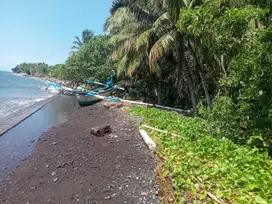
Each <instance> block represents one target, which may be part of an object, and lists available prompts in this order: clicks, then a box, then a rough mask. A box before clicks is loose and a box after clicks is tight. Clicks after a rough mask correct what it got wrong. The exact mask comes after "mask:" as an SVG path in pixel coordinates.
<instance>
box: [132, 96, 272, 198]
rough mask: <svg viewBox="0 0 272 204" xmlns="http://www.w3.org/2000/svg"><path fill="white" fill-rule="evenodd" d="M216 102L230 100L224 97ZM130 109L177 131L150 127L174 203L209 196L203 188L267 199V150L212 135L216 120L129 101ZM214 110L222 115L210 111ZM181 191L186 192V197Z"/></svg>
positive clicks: (270, 169)
mask: <svg viewBox="0 0 272 204" xmlns="http://www.w3.org/2000/svg"><path fill="white" fill-rule="evenodd" d="M220 100H221V99H220ZM220 103H223V104H225V105H226V104H228V106H230V107H231V106H232V103H231V101H230V100H228V99H225V100H223V99H222V101H221V102H220ZM224 107H226V106H224ZM218 108H220V107H218ZM132 111H133V113H134V114H138V115H141V116H144V121H143V122H144V124H147V125H150V126H153V127H156V128H160V129H164V130H168V131H170V132H173V131H175V132H178V133H179V135H180V136H177V137H172V136H171V135H166V134H160V133H157V132H153V133H151V135H152V136H153V137H154V139H155V140H156V142H157V144H158V146H159V147H160V148H158V151H159V152H158V154H159V155H160V156H161V157H162V158H165V160H164V161H165V166H164V172H165V174H168V175H170V176H171V177H172V181H173V184H174V191H175V195H176V198H177V203H181V202H184V201H185V200H186V201H187V202H192V201H195V202H196V201H201V202H209V201H211V198H209V197H208V196H207V193H208V192H211V193H212V194H214V195H215V196H216V197H217V198H218V199H221V200H224V201H227V202H235V203H269V202H271V201H272V191H271V186H272V160H271V158H269V156H268V154H267V153H260V152H259V150H258V149H256V148H254V149H252V148H249V147H247V146H239V145H237V144H234V143H233V142H232V141H231V140H229V139H227V138H225V139H220V138H216V137H213V136H212V135H214V133H213V132H210V131H211V127H215V126H216V124H211V122H210V121H207V120H204V119H200V118H185V117H181V116H180V115H178V114H176V113H171V112H165V111H160V110H157V109H147V108H141V107H134V108H132ZM224 111H229V109H228V108H226V110H223V112H224ZM218 112H219V111H218ZM228 115H231V112H230V113H228ZM217 116H221V117H225V116H224V114H222V115H214V117H217ZM226 117H229V116H226ZM227 119H228V118H227ZM227 125H228V124H226V126H227ZM234 127H235V125H234ZM227 128H228V127H227ZM226 131H227V130H226ZM236 137H237V138H238V136H236ZM186 192H187V194H188V192H189V194H190V196H189V197H188V196H186V198H185V196H184V195H185V194H186Z"/></svg>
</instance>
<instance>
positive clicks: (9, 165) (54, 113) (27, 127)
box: [0, 96, 77, 181]
mask: <svg viewBox="0 0 272 204" xmlns="http://www.w3.org/2000/svg"><path fill="white" fill-rule="evenodd" d="M48 100H49V99H48ZM41 105H42V107H41ZM76 107H77V103H76V99H75V97H68V96H54V97H53V98H52V99H50V100H49V101H46V102H42V103H40V104H36V106H34V107H33V108H30V109H28V111H29V112H28V113H27V112H24V113H25V114H26V115H25V116H27V118H24V120H22V121H20V123H18V124H17V125H16V126H15V127H13V128H11V129H10V130H9V131H7V132H6V133H4V134H3V135H2V136H1V137H0V150H1V154H0V181H1V180H2V179H5V177H6V176H7V175H8V172H9V171H10V170H12V169H13V168H15V167H16V166H18V165H20V164H21V162H22V161H23V160H25V158H27V157H28V155H29V154H30V153H31V152H32V151H33V149H34V147H35V145H36V141H38V139H39V138H40V136H41V135H42V134H43V133H44V132H45V131H47V130H48V129H49V128H51V127H52V126H57V125H59V124H62V123H63V122H65V121H66V120H67V118H69V115H70V114H71V113H72V112H73V111H74V110H75V108H76ZM37 109H38V110H37ZM32 110H36V111H35V112H32ZM18 117H23V114H22V115H19V116H18Z"/></svg>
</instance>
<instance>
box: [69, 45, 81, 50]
mask: <svg viewBox="0 0 272 204" xmlns="http://www.w3.org/2000/svg"><path fill="white" fill-rule="evenodd" d="M79 48H80V46H77V45H73V46H72V47H71V49H72V50H78V49H79Z"/></svg>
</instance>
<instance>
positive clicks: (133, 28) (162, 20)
mask: <svg viewBox="0 0 272 204" xmlns="http://www.w3.org/2000/svg"><path fill="white" fill-rule="evenodd" d="M184 1H185V0H184ZM186 2H187V1H186ZM182 6H183V3H182V1H180V0H145V1H132V0H115V1H113V5H112V8H111V14H112V15H111V17H110V18H109V19H108V21H107V23H106V25H107V26H108V28H110V29H112V30H114V31H115V35H114V36H113V37H112V41H113V42H114V44H116V45H118V47H119V48H120V49H115V52H114V53H113V55H114V56H118V57H119V58H120V59H121V60H120V63H119V64H118V68H119V69H118V70H123V69H126V70H127V71H128V72H130V73H131V72H132V71H134V70H136V68H137V67H139V65H143V63H140V62H143V61H146V62H147V65H148V67H149V70H150V72H151V73H156V72H157V73H158V72H159V68H160V67H159V63H158V62H159V60H160V59H161V58H163V57H164V56H166V55H167V54H168V53H169V52H170V51H174V53H175V54H174V55H175V56H176V61H177V62H178V63H177V64H178V66H177V70H178V73H179V74H178V77H177V79H178V82H180V81H181V76H182V75H183V76H185V77H184V79H185V81H186V83H187V85H188V88H189V92H190V95H191V101H192V107H193V109H194V110H196V97H195V93H194V84H193V81H192V76H191V73H190V70H189V68H188V66H186V58H185V42H184V39H183V37H182V35H181V34H180V33H179V32H178V31H177V29H176V26H175V24H176V22H177V20H178V16H179V11H180V8H181V7H182ZM114 25H116V26H117V27H116V26H114ZM111 26H112V27H111ZM118 26H119V27H118ZM118 57H117V58H118ZM144 59H145V60H144ZM155 81H158V80H155ZM177 84H178V86H179V83H177ZM156 86H157V88H156V89H157V92H159V85H158V84H157V85H156ZM158 98H159V97H158Z"/></svg>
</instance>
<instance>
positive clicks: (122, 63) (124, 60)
mask: <svg viewBox="0 0 272 204" xmlns="http://www.w3.org/2000/svg"><path fill="white" fill-rule="evenodd" d="M127 64H128V54H126V55H124V56H123V57H122V59H121V60H120V61H119V62H118V63H117V67H116V69H117V76H120V75H121V74H122V73H124V72H125V70H126V67H127Z"/></svg>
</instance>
